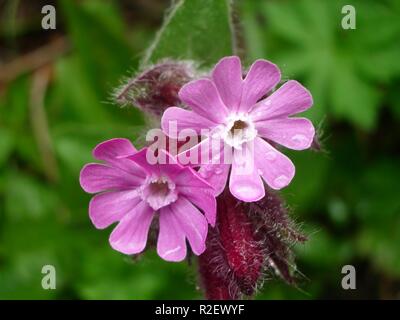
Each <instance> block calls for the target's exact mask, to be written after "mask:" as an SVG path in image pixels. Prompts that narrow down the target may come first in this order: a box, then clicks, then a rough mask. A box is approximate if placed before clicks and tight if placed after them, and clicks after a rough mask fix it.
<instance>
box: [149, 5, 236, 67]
mask: <svg viewBox="0 0 400 320" xmlns="http://www.w3.org/2000/svg"><path fill="white" fill-rule="evenodd" d="M230 24H231V22H230V1H228V0H180V1H178V2H176V4H175V5H174V6H173V7H172V8H171V9H170V12H169V14H168V15H167V16H166V17H165V21H164V25H163V26H162V28H161V30H160V31H159V33H158V34H157V36H156V38H155V40H154V42H153V43H152V45H151V46H150V48H149V49H148V51H147V53H146V55H145V57H144V60H143V64H149V63H155V62H157V61H158V60H160V59H162V58H175V59H192V60H196V61H199V62H200V63H201V64H202V65H205V66H210V65H212V64H214V63H215V62H216V61H218V60H219V59H220V58H222V57H223V56H227V55H231V54H232V50H233V49H232V48H233V41H232V35H231V27H230Z"/></svg>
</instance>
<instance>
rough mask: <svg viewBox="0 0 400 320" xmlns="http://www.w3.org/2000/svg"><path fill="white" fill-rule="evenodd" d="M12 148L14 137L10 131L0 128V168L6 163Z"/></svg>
mask: <svg viewBox="0 0 400 320" xmlns="http://www.w3.org/2000/svg"><path fill="white" fill-rule="evenodd" d="M13 148H14V136H13V134H12V133H11V132H10V130H8V129H6V128H1V127H0V168H1V167H2V166H3V165H4V163H5V162H6V161H7V159H8V157H9V155H10V153H11V152H12V150H13Z"/></svg>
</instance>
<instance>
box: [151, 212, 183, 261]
mask: <svg viewBox="0 0 400 320" xmlns="http://www.w3.org/2000/svg"><path fill="white" fill-rule="evenodd" d="M159 221H160V232H159V234H158V241H157V253H158V255H159V256H160V257H161V258H163V259H164V260H167V261H182V260H183V259H185V257H186V240H185V234H184V232H183V230H182V228H181V226H180V225H179V223H178V221H176V218H175V215H174V213H173V212H172V210H171V208H170V206H167V207H164V208H161V210H160V219H159Z"/></svg>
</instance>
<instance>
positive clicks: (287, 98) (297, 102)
mask: <svg viewBox="0 0 400 320" xmlns="http://www.w3.org/2000/svg"><path fill="white" fill-rule="evenodd" d="M312 104H313V99H312V96H311V94H310V92H309V91H308V90H307V89H306V88H304V87H303V86H302V85H301V84H300V83H298V82H297V81H295V80H290V81H288V82H286V83H285V84H284V85H282V86H281V87H280V88H279V89H278V90H276V91H275V92H274V93H273V94H271V95H270V96H269V97H267V98H265V99H263V100H262V101H260V102H259V103H257V105H256V106H255V107H254V109H253V110H251V117H252V119H253V120H254V121H261V120H266V119H272V118H279V117H287V116H291V115H294V114H296V113H300V112H303V111H305V110H307V109H309V108H310V107H311V106H312Z"/></svg>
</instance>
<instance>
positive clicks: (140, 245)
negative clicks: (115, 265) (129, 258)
mask: <svg viewBox="0 0 400 320" xmlns="http://www.w3.org/2000/svg"><path fill="white" fill-rule="evenodd" d="M153 216H154V212H153V210H152V209H151V208H150V207H149V206H148V205H147V204H146V203H145V202H140V203H139V204H138V205H137V206H136V207H135V208H134V209H133V210H131V211H130V212H129V213H128V214H126V215H125V216H124V217H123V218H122V220H121V221H120V223H119V224H118V225H117V226H116V228H115V229H114V231H113V232H112V233H111V236H110V245H111V247H113V248H114V249H115V250H117V251H119V252H122V253H124V254H136V253H139V252H141V251H143V249H144V248H145V246H146V242H147V235H148V232H149V228H150V224H151V221H152V219H153Z"/></svg>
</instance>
